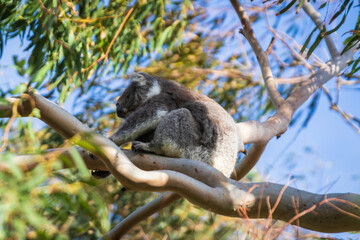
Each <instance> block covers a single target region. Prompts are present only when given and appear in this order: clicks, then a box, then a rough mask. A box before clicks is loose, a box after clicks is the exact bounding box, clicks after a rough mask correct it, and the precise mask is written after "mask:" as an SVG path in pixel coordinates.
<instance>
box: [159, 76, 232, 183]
mask: <svg viewBox="0 0 360 240" xmlns="http://www.w3.org/2000/svg"><path fill="white" fill-rule="evenodd" d="M159 84H160V85H161V88H162V91H164V93H165V94H168V95H169V96H170V99H171V100H172V101H173V103H172V106H175V107H174V109H172V111H170V113H168V114H167V115H166V116H165V117H164V119H163V120H162V121H161V122H160V123H159V125H158V127H157V129H156V131H155V137H154V140H155V141H157V140H158V142H157V143H156V144H158V148H160V149H158V153H159V154H163V155H167V156H169V157H185V158H191V159H194V160H199V161H202V162H205V163H208V164H210V165H212V166H214V167H215V168H217V169H218V170H220V171H221V172H223V173H224V175H226V176H230V174H231V173H232V171H233V169H234V165H235V162H236V159H237V151H238V136H237V131H236V124H235V122H234V120H233V119H232V117H231V116H230V115H229V114H228V113H227V112H226V111H225V110H224V109H223V108H222V107H221V106H220V105H219V104H218V103H216V102H215V101H214V100H212V99H210V98H208V97H207V96H205V95H203V94H199V93H196V92H194V91H191V90H189V89H187V88H185V87H183V86H181V85H179V84H177V83H175V82H172V81H168V80H159Z"/></svg>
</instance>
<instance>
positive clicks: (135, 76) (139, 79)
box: [129, 72, 146, 86]
mask: <svg viewBox="0 0 360 240" xmlns="http://www.w3.org/2000/svg"><path fill="white" fill-rule="evenodd" d="M129 78H130V80H131V81H132V82H136V83H138V84H139V85H140V86H144V85H145V84H146V78H145V76H144V75H143V74H141V72H133V73H131V74H130V75H129Z"/></svg>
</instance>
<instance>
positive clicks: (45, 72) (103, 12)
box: [0, 0, 191, 103]
mask: <svg viewBox="0 0 360 240" xmlns="http://www.w3.org/2000/svg"><path fill="white" fill-rule="evenodd" d="M188 7H191V4H190V3H188V2H185V3H182V2H173V3H171V5H170V4H166V3H165V1H147V2H142V1H140V2H139V3H135V4H131V2H130V1H110V2H109V3H105V2H104V1H99V0H97V1H75V2H67V1H51V0H47V1H43V2H41V1H6V2H1V3H0V9H1V10H0V31H1V32H2V33H3V34H2V37H1V44H0V55H1V54H2V52H3V48H4V43H6V42H7V40H8V39H12V38H15V37H20V39H21V40H22V41H23V42H26V44H27V46H26V49H25V50H26V51H29V52H30V57H29V58H28V59H17V58H16V57H14V64H15V66H16V68H17V70H18V72H19V74H20V75H22V76H23V75H26V76H27V77H29V79H30V80H29V83H28V85H31V86H33V87H35V88H41V87H47V89H48V90H52V89H53V88H56V89H57V90H58V91H59V93H60V96H59V98H58V100H59V102H61V103H62V102H64V101H65V100H66V98H67V96H68V95H69V93H70V92H71V91H72V90H74V89H76V88H79V87H80V88H81V89H82V91H87V90H88V89H89V88H91V87H92V86H93V83H90V84H88V85H87V86H86V87H85V86H84V83H85V82H86V81H87V80H88V79H90V78H93V79H95V78H96V77H97V76H98V75H101V74H106V73H107V72H109V71H111V72H112V73H113V74H114V75H116V74H117V73H120V72H126V70H127V69H128V68H129V66H130V65H131V64H135V63H137V62H139V61H141V57H142V56H144V55H146V53H148V52H153V51H161V49H162V46H163V45H170V46H171V45H174V44H175V43H178V41H177V40H176V39H177V38H178V37H179V36H181V35H182V33H183V31H184V28H185V26H186V24H187V16H186V12H187V8H188ZM171 8H173V9H177V8H181V9H182V11H173V12H172V15H169V14H168V13H167V12H168V11H166V9H171ZM128 13H131V14H130V15H129V16H127V14H128ZM118 31H119V32H118ZM115 33H117V34H115ZM155 43H156V44H155ZM105 66H106V68H105Z"/></svg>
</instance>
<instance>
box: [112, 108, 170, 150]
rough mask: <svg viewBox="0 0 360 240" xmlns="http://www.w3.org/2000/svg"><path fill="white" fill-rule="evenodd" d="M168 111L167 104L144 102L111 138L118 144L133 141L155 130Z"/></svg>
mask: <svg viewBox="0 0 360 240" xmlns="http://www.w3.org/2000/svg"><path fill="white" fill-rule="evenodd" d="M168 113H169V109H168V107H167V106H166V105H165V104H162V105H158V104H157V103H149V104H144V105H143V106H141V107H139V108H138V109H136V110H135V111H134V112H132V113H131V114H130V115H129V116H128V117H127V118H126V120H125V122H124V123H123V124H122V125H121V126H120V128H119V129H118V130H117V131H116V132H115V133H114V134H113V135H112V136H111V137H110V139H111V140H112V141H113V142H114V143H115V144H116V145H118V146H121V145H123V144H124V143H127V142H130V141H133V140H135V139H137V138H138V137H139V136H141V135H144V134H146V133H148V132H150V131H152V130H154V129H155V128H156V127H157V125H158V124H159V122H160V121H161V119H162V118H163V117H164V116H165V115H166V114H168Z"/></svg>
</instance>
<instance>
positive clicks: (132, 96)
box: [116, 72, 161, 118]
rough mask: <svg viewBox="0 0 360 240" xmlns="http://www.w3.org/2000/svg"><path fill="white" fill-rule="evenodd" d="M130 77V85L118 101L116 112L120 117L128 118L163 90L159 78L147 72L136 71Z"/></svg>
mask: <svg viewBox="0 0 360 240" xmlns="http://www.w3.org/2000/svg"><path fill="white" fill-rule="evenodd" d="M129 79H130V81H131V83H130V85H129V86H128V87H127V88H126V89H125V90H124V92H123V93H122V94H121V96H120V98H119V99H118V100H117V102H116V114H117V115H118V117H120V118H126V117H127V116H128V115H129V114H130V113H131V112H133V111H134V110H135V109H137V108H138V107H139V106H141V105H142V104H143V103H145V102H146V101H147V100H149V99H150V98H152V97H153V96H155V95H158V94H160V92H161V88H160V85H159V83H158V80H157V79H156V78H155V77H153V76H150V75H148V74H146V73H143V72H134V73H132V74H131V75H130V76H129Z"/></svg>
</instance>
